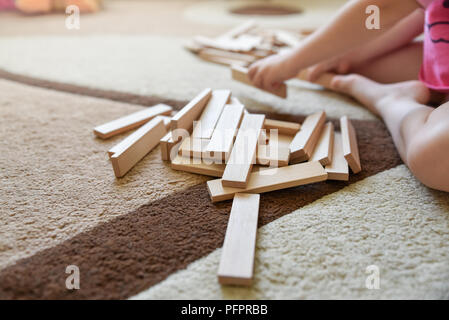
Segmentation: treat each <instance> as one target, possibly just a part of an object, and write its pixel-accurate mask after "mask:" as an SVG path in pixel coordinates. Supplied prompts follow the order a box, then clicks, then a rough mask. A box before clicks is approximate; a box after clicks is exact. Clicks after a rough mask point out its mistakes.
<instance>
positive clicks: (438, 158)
mask: <svg viewBox="0 0 449 320" xmlns="http://www.w3.org/2000/svg"><path fill="white" fill-rule="evenodd" d="M332 87H333V89H335V90H336V91H340V92H343V93H346V94H348V95H351V96H353V97H354V98H356V99H357V100H359V101H360V102H361V103H363V104H364V105H366V106H367V107H368V108H369V109H370V110H372V111H373V112H375V113H377V114H378V115H380V117H381V118H382V119H383V120H384V121H385V124H386V126H387V128H388V130H389V131H390V133H391V135H392V137H393V141H394V143H395V145H396V148H397V149H398V152H399V154H400V156H401V158H402V160H403V161H404V162H405V163H406V164H407V166H408V167H409V168H410V170H411V171H412V172H413V174H414V175H415V176H416V177H417V178H418V179H419V180H420V181H421V182H422V183H424V184H425V185H427V186H429V187H431V188H434V189H439V190H443V191H447V192H449V169H448V168H449V102H447V103H445V104H443V105H441V106H440V107H438V108H436V109H434V108H431V107H429V106H427V105H425V104H426V103H427V102H428V100H429V97H430V93H429V90H428V89H427V88H426V87H425V86H424V85H423V84H422V83H421V82H419V81H408V82H402V83H397V84H390V85H386V84H379V83H376V82H374V81H371V80H369V79H367V78H365V77H362V76H360V75H347V76H335V77H334V79H333V80H332Z"/></svg>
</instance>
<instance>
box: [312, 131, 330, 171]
mask: <svg viewBox="0 0 449 320" xmlns="http://www.w3.org/2000/svg"><path fill="white" fill-rule="evenodd" d="M333 147H334V125H333V124H332V122H328V123H326V124H325V125H324V128H323V130H322V131H321V136H320V139H319V140H318V142H317V145H316V147H315V150H314V152H313V153H312V155H311V157H310V160H309V161H319V162H320V163H321V164H322V165H323V166H325V165H327V164H329V163H331V162H332V149H333Z"/></svg>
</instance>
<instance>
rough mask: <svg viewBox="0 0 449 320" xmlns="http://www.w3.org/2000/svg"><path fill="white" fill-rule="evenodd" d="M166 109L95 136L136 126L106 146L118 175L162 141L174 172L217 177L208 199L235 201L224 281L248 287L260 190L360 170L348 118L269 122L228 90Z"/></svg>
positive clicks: (129, 118) (319, 116) (338, 177)
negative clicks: (336, 125) (337, 129)
mask: <svg viewBox="0 0 449 320" xmlns="http://www.w3.org/2000/svg"><path fill="white" fill-rule="evenodd" d="M171 111H172V110H171V108H170V107H168V106H161V105H158V106H154V107H151V108H148V110H145V112H143V111H142V112H141V113H137V116H136V114H132V115H129V116H126V117H124V118H121V119H118V120H114V121H112V122H109V123H107V124H105V125H102V126H99V127H96V128H95V129H94V133H95V134H96V135H98V136H99V137H101V138H104V137H105V136H106V137H107V136H112V135H113V134H117V133H120V132H124V131H125V130H130V129H131V128H136V127H138V126H139V125H140V126H141V127H140V128H139V129H137V130H136V131H135V132H134V133H132V134H131V135H129V136H128V137H127V138H125V139H124V140H123V141H122V142H120V143H119V144H118V145H116V146H114V147H113V148H111V149H110V150H109V151H108V153H109V156H110V159H111V163H112V167H113V169H114V173H115V175H116V176H117V177H123V176H124V175H125V174H126V173H127V172H128V171H129V170H130V169H131V168H132V167H133V166H134V165H135V164H136V163H137V162H138V161H139V160H140V159H142V158H143V157H144V156H145V155H146V154H147V153H148V152H150V151H151V150H152V149H153V148H154V147H156V145H157V144H158V143H160V144H161V157H162V159H163V160H168V161H170V162H171V168H172V169H174V170H182V171H187V172H192V173H196V174H203V175H207V176H212V177H216V178H218V179H214V180H209V181H208V182H207V188H208V191H209V195H210V199H211V201H212V202H219V201H224V200H231V199H234V200H233V201H234V202H233V205H232V210H231V215H230V219H229V225H228V230H227V232H226V237H225V242H224V247H223V254H222V260H221V263H220V268H219V273H218V279H219V281H220V283H222V284H237V285H249V284H251V281H252V273H253V259H254V250H255V241H256V230H257V217H258V209H259V199H260V196H259V194H260V193H265V192H271V191H275V190H280V189H285V188H292V187H296V186H300V185H305V184H310V183H316V182H322V181H325V180H343V181H347V180H348V179H349V168H351V170H352V172H353V173H358V172H360V171H361V165H360V158H359V152H358V146H357V137H356V132H355V129H354V126H353V125H352V124H351V121H350V120H349V119H348V118H347V117H346V116H343V117H342V118H341V119H340V127H341V132H334V131H335V130H334V125H333V124H332V122H327V123H326V114H325V112H324V111H320V112H317V113H314V114H311V115H309V116H307V117H306V119H305V120H304V122H303V123H302V124H299V123H295V122H287V121H279V120H272V119H266V118H265V115H262V114H252V113H249V112H248V111H247V110H245V107H244V105H243V104H242V103H241V102H240V101H239V100H238V99H237V98H236V97H232V96H231V92H230V91H229V90H211V89H205V90H203V91H202V92H200V93H199V94H198V95H197V96H196V97H194V98H193V99H192V100H191V101H190V102H189V103H187V104H186V106H185V107H184V108H182V109H181V110H180V111H179V112H178V113H176V114H175V115H174V116H173V117H172V118H171V119H170V118H167V114H168V113H171ZM167 128H169V131H168V130H167ZM348 165H349V166H348ZM262 168H264V169H263V170H262ZM235 261H239V264H236V263H235Z"/></svg>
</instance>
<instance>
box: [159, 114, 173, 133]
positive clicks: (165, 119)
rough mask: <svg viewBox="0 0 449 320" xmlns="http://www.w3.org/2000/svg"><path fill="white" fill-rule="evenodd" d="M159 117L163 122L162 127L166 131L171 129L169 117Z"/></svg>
mask: <svg viewBox="0 0 449 320" xmlns="http://www.w3.org/2000/svg"><path fill="white" fill-rule="evenodd" d="M158 117H161V119H162V120H163V121H164V126H165V128H166V129H167V131H168V130H170V128H171V117H169V116H158Z"/></svg>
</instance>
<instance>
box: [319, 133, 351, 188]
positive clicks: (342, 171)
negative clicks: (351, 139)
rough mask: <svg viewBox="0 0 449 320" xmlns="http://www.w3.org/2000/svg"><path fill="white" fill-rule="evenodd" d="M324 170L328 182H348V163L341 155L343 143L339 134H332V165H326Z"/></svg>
mask: <svg viewBox="0 0 449 320" xmlns="http://www.w3.org/2000/svg"><path fill="white" fill-rule="evenodd" d="M324 169H325V170H326V172H327V179H328V180H342V181H348V180H349V168H348V162H347V161H346V159H345V156H344V154H343V142H342V137H341V134H340V133H339V132H335V134H334V148H333V155H332V163H330V164H328V165H326V167H325V168H324Z"/></svg>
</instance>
